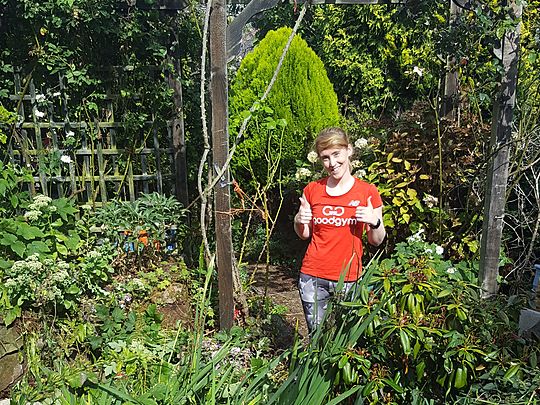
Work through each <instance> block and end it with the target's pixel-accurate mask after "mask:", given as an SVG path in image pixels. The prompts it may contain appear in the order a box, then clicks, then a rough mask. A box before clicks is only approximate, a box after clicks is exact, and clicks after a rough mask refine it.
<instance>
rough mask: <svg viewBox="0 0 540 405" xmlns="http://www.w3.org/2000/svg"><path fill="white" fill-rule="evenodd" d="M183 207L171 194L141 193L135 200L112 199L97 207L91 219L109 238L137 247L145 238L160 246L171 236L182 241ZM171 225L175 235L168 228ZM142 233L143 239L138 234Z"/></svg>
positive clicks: (145, 240)
mask: <svg viewBox="0 0 540 405" xmlns="http://www.w3.org/2000/svg"><path fill="white" fill-rule="evenodd" d="M185 217H186V210H184V209H183V208H182V204H181V203H180V202H179V201H178V200H176V198H174V197H172V196H171V197H167V196H164V195H162V194H158V193H151V194H142V195H141V197H139V198H138V199H137V200H135V201H116V200H115V201H111V202H109V203H108V204H107V205H105V206H104V207H101V208H99V209H98V210H97V211H96V213H95V216H94V217H92V219H91V222H92V223H93V224H94V225H95V226H97V227H99V228H100V229H101V231H103V233H104V235H105V236H106V237H107V238H108V239H109V240H110V241H111V242H112V243H119V242H121V243H122V245H121V247H122V248H124V247H125V246H124V244H130V243H133V244H136V245H138V248H137V249H136V250H137V251H138V249H139V248H142V247H144V246H143V245H142V244H144V245H146V244H147V243H148V238H150V240H152V241H154V242H155V243H157V246H161V245H162V243H163V242H169V241H170V239H171V238H172V239H174V240H175V241H177V242H181V241H182V239H183V237H184V235H185V232H186V230H187V227H186V224H185V223H184V221H185ZM171 229H174V235H172V234H171V232H170V230H171ZM141 235H144V237H145V238H146V239H142V238H141V237H140V236H141Z"/></svg>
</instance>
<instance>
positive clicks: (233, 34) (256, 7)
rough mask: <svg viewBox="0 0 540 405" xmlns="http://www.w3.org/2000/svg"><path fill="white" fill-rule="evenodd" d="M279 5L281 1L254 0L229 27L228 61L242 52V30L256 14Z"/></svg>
mask: <svg viewBox="0 0 540 405" xmlns="http://www.w3.org/2000/svg"><path fill="white" fill-rule="evenodd" d="M278 3H279V0H253V1H251V2H250V3H249V4H248V5H247V6H246V8H244V9H243V10H242V12H241V13H240V14H238V15H237V16H236V17H235V18H234V20H233V22H232V23H231V24H229V26H228V27H227V60H231V59H233V58H234V57H235V56H236V55H238V52H240V42H241V41H242V30H243V28H244V27H245V26H246V24H247V23H248V21H249V20H250V19H251V18H252V17H253V16H254V15H256V14H259V13H260V12H262V11H264V10H268V9H270V8H272V7H274V6H275V5H276V4H278Z"/></svg>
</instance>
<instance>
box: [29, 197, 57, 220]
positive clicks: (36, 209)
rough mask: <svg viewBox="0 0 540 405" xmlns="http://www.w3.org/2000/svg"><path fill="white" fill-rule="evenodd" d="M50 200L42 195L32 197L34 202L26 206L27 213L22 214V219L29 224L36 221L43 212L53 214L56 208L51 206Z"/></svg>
mask: <svg viewBox="0 0 540 405" xmlns="http://www.w3.org/2000/svg"><path fill="white" fill-rule="evenodd" d="M51 203H52V198H50V197H47V196H45V195H42V194H38V195H36V196H35V197H34V201H33V202H32V203H31V204H28V211H26V212H25V213H24V218H26V220H27V221H29V222H34V221H37V220H38V219H39V218H40V217H41V216H42V215H43V213H44V212H55V211H56V210H57V208H56V206H54V205H51Z"/></svg>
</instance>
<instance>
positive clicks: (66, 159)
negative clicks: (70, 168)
mask: <svg viewBox="0 0 540 405" xmlns="http://www.w3.org/2000/svg"><path fill="white" fill-rule="evenodd" d="M60 160H61V161H62V162H64V163H66V164H70V163H71V158H70V157H69V156H68V155H62V157H60Z"/></svg>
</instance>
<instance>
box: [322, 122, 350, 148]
mask: <svg viewBox="0 0 540 405" xmlns="http://www.w3.org/2000/svg"><path fill="white" fill-rule="evenodd" d="M348 146H349V137H348V136H347V133H346V132H345V131H344V130H343V129H341V128H339V127H330V128H325V129H323V130H322V131H321V132H319V135H317V138H315V151H316V152H317V155H320V154H321V152H322V151H323V150H325V149H329V148H336V147H344V148H346V147H348Z"/></svg>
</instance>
